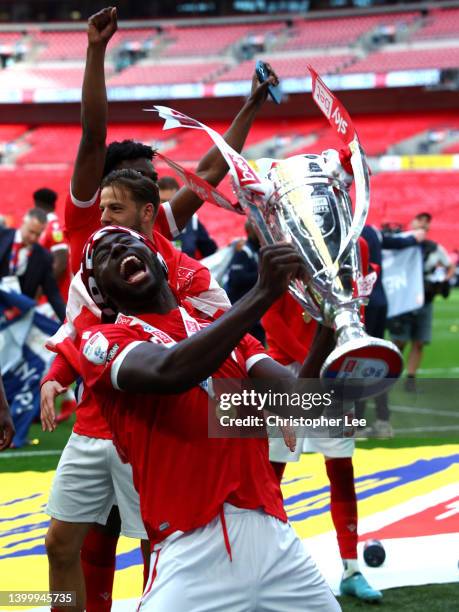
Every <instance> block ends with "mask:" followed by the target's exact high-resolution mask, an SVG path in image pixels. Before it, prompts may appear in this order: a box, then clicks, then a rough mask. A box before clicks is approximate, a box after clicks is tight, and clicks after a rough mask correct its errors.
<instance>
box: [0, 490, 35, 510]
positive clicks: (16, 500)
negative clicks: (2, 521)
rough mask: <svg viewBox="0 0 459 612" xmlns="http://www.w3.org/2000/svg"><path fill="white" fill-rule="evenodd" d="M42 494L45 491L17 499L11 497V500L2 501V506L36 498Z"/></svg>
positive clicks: (0, 505)
mask: <svg viewBox="0 0 459 612" xmlns="http://www.w3.org/2000/svg"><path fill="white" fill-rule="evenodd" d="M40 495H43V493H34V494H33V495H28V496H27V497H18V498H17V499H10V501H7V502H3V503H1V504H0V507H2V506H12V505H13V504H18V503H20V502H23V501H27V500H29V499H34V498H35V497H40Z"/></svg>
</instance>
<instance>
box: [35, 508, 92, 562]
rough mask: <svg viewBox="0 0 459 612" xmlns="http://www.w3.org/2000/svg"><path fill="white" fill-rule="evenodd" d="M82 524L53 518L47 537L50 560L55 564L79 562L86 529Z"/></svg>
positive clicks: (46, 542) (47, 550) (46, 543)
mask: <svg viewBox="0 0 459 612" xmlns="http://www.w3.org/2000/svg"><path fill="white" fill-rule="evenodd" d="M81 527H82V526H80V525H75V524H73V523H64V522H63V521H56V520H54V519H53V520H52V521H51V525H50V526H49V529H48V533H47V534H46V537H45V547H46V552H47V554H48V560H49V562H50V564H51V565H53V566H57V565H58V566H60V567H66V566H67V567H68V566H72V565H73V564H75V563H78V561H79V558H80V550H81V546H82V544H83V539H84V534H85V531H84V529H82V528H81Z"/></svg>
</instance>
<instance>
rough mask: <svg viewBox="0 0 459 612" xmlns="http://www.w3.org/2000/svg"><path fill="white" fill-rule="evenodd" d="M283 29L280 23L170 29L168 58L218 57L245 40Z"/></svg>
mask: <svg viewBox="0 0 459 612" xmlns="http://www.w3.org/2000/svg"><path fill="white" fill-rule="evenodd" d="M281 27H282V25H281V24H279V23H268V24H259V25H257V24H251V25H225V26H211V27H210V26H207V27H199V28H193V27H191V28H174V29H168V30H167V32H166V36H167V38H169V39H170V40H171V44H170V45H169V46H168V47H167V56H168V57H177V56H184V57H185V56H199V55H209V54H210V55H218V54H221V53H222V52H223V51H224V50H225V49H227V48H228V47H230V46H231V45H233V44H235V43H236V42H238V41H239V40H241V39H243V38H246V37H248V36H251V35H252V36H265V35H267V34H268V32H272V31H276V30H279V29H280V28H281Z"/></svg>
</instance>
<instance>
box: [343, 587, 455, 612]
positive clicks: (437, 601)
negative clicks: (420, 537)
mask: <svg viewBox="0 0 459 612" xmlns="http://www.w3.org/2000/svg"><path fill="white" fill-rule="evenodd" d="M458 597H459V585H458V584H457V583H452V584H429V585H425V586H415V587H404V588H401V589H387V590H385V591H384V597H383V600H382V601H381V602H380V603H376V604H373V605H372V604H368V603H365V602H364V601H358V600H356V599H354V598H353V597H339V598H338V600H339V602H340V604H341V607H342V609H343V612H354V610H372V609H375V608H380V609H381V612H382V611H383V610H387V611H388V612H389V611H390V612H398V611H399V610H401V611H402V612H419V611H420V610H423V609H428V611H429V612H452V611H453V610H457V609H458V605H457V602H458Z"/></svg>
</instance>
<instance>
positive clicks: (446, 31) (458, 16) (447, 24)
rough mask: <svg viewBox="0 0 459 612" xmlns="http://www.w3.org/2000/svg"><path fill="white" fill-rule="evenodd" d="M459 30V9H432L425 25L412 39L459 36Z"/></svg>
mask: <svg viewBox="0 0 459 612" xmlns="http://www.w3.org/2000/svg"><path fill="white" fill-rule="evenodd" d="M458 32H459V9H443V10H432V11H430V12H429V14H428V15H427V17H426V18H425V25H424V26H423V27H422V28H420V29H419V30H418V31H417V32H416V33H415V34H414V35H413V36H412V40H432V39H439V38H457V33H458Z"/></svg>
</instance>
